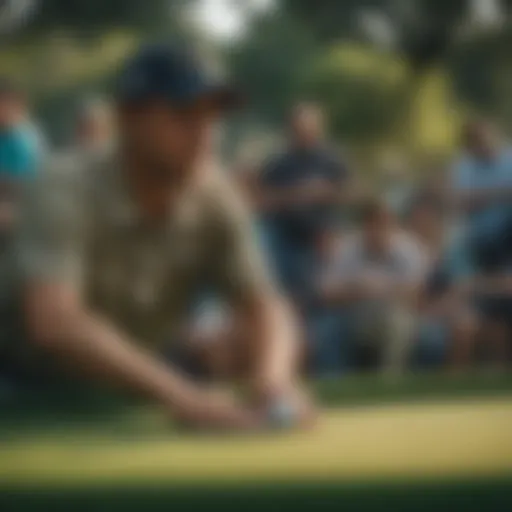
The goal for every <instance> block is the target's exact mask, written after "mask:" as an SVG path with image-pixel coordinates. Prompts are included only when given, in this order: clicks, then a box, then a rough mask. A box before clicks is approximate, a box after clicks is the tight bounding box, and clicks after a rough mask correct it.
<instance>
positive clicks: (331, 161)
mask: <svg viewBox="0 0 512 512" xmlns="http://www.w3.org/2000/svg"><path fill="white" fill-rule="evenodd" d="M347 174H348V173H347V168H346V165H345V164H344V162H343V160H342V159H341V158H340V157H339V155H338V154H337V153H336V152H335V151H333V150H332V149H331V148H328V147H325V146H318V147H315V148H308V149H300V148H296V149H290V150H288V151H286V152H284V153H282V154H281V155H278V156H277V157H274V158H272V159H271V160H270V161H269V162H267V164H266V165H265V166H264V168H263V171H262V175H261V183H262V185H263V188H264V189H267V190H269V189H270V190H275V191H277V190H282V191H286V190H287V189H290V188H291V187H295V186H299V185H301V184H305V183H308V182H309V181H311V180H314V179H323V180H325V181H327V182H328V183H330V184H332V186H333V187H336V188H340V187H341V186H342V184H343V182H344V181H345V179H346V178H347ZM336 210H337V206H336V205H334V204H319V205H311V206H310V205H308V206H295V207H287V208H281V209H280V210H278V211H273V212H270V213H268V214H266V216H265V217H266V220H267V221H269V222H271V223H272V224H274V225H275V226H276V227H278V228H280V229H283V230H285V231H286V232H287V233H288V234H290V235H297V236H300V237H303V236H309V235H313V236H314V235H315V234H316V233H318V232H320V231H321V230H322V229H323V228H324V227H325V226H326V225H328V224H329V223H330V222H331V221H332V219H333V217H334V216H335V215H336Z"/></svg>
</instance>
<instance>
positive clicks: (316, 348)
mask: <svg viewBox="0 0 512 512" xmlns="http://www.w3.org/2000/svg"><path fill="white" fill-rule="evenodd" d="M308 323H309V326H308V331H309V347H310V359H311V363H312V364H311V366H312V371H313V374H314V375H315V376H319V377H329V376H339V375H341V374H342V373H343V372H344V371H347V369H348V365H349V352H350V341H351V340H350V328H349V317H348V315H347V314H346V312H341V311H335V310H323V311H318V312H315V313H314V314H312V315H311V317H310V320H309V322H308Z"/></svg>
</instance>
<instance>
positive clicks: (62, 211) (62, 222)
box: [16, 168, 85, 287]
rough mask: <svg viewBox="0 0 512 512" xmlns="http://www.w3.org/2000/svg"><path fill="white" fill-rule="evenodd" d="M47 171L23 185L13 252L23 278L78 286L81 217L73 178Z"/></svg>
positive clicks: (82, 217) (81, 242)
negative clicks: (19, 220)
mask: <svg viewBox="0 0 512 512" xmlns="http://www.w3.org/2000/svg"><path fill="white" fill-rule="evenodd" d="M69 171H70V172H69V173H67V175H62V174H61V173H58V172H54V169H51V168H48V169H45V170H44V172H42V173H40V175H39V176H38V177H37V178H36V180H34V181H31V182H30V183H27V184H26V185H25V189H24V197H23V202H22V208H21V223H20V227H19V232H18V239H17V244H16V249H17V253H18V262H19V265H20V269H21V273H22V278H23V279H24V281H26V282H31V281H59V282H65V283H69V284H71V285H73V286H77V287H80V286H81V284H82V273H83V268H82V267H83V264H82V259H83V258H82V252H83V251H82V249H83V237H84V229H85V227H84V222H83V220H84V215H83V208H82V203H81V199H82V198H81V196H80V195H79V194H78V190H77V187H76V186H75V185H76V183H75V178H76V175H75V176H73V174H74V173H73V171H74V169H70V170H69Z"/></svg>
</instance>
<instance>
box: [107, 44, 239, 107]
mask: <svg viewBox="0 0 512 512" xmlns="http://www.w3.org/2000/svg"><path fill="white" fill-rule="evenodd" d="M208 64H209V63H208V62H207V61H204V60H201V59H200V58H199V56H198V55H197V54H194V52H193V51H191V50H190V49H187V48H183V47H179V46H172V45H166V44H154V45H149V46H143V47H141V48H140V49H139V50H138V51H137V53H136V54H135V55H134V56H132V57H131V58H129V59H128V61H127V62H125V64H124V66H123V67H122V69H121V72H120V73H119V76H118V79H117V82H116V86H115V94H114V95H115V97H116V99H117V100H118V101H120V102H123V103H138V102H143V101H146V100H151V99H163V100H166V101H168V102H169V103H170V104H172V105H187V104H190V103H193V102H194V101H196V100H198V99H201V98H208V97H211V98H213V99H215V100H216V101H218V104H219V106H220V107H221V108H223V109H231V108H233V107H236V106H238V105H239V104H240V103H241V100H242V98H241V95H240V93H239V92H238V91H237V90H236V89H235V88H234V87H233V86H232V85H230V84H229V83H228V82H227V81H226V80H225V78H223V77H221V76H219V73H218V71H217V70H214V69H213V68H212V66H211V65H208Z"/></svg>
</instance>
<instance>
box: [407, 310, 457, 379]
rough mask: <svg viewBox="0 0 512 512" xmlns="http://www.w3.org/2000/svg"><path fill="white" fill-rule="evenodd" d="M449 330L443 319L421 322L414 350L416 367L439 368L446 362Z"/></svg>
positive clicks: (428, 319)
mask: <svg viewBox="0 0 512 512" xmlns="http://www.w3.org/2000/svg"><path fill="white" fill-rule="evenodd" d="M449 336H450V334H449V329H448V327H447V325H446V322H444V321H443V319H441V318H432V317H428V318H421V319H420V320H419V325H418V332H417V338H416V344H415V347H414V349H413V352H414V363H415V366H417V367H419V368H421V369H424V368H438V367H439V366H441V365H442V363H443V361H444V360H445V356H446V351H447V345H448V338H449Z"/></svg>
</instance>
